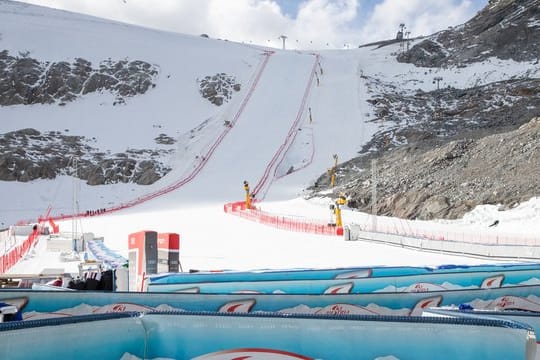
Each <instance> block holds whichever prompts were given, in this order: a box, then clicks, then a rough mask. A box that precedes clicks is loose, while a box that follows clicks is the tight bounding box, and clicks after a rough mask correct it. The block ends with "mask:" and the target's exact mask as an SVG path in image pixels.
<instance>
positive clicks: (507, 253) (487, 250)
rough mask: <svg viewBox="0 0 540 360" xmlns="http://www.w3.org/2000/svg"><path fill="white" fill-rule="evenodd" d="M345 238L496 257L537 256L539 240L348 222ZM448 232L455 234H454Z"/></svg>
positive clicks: (532, 257)
mask: <svg viewBox="0 0 540 360" xmlns="http://www.w3.org/2000/svg"><path fill="white" fill-rule="evenodd" d="M344 230H345V231H344V237H345V240H367V241H375V242H381V243H385V244H391V245H396V246H401V247H408V248H415V249H420V250H429V251H437V252H445V253H453V254H463V255H473V256H481V257H488V258H496V259H524V260H540V244H539V243H538V241H536V239H534V238H533V237H531V238H519V237H515V238H514V237H506V236H501V237H499V236H496V235H495V236H493V235H492V236H477V237H475V236H474V235H471V234H466V233H456V234H448V233H447V234H442V233H441V235H437V236H433V235H428V234H424V235H423V234H420V233H419V234H407V233H403V234H399V233H397V232H393V231H388V229H386V231H381V230H379V228H378V230H379V231H377V232H374V231H369V229H366V228H363V227H362V226H360V225H356V224H351V225H348V226H347V227H346V228H345V229H344ZM450 235H455V236H454V237H452V236H450Z"/></svg>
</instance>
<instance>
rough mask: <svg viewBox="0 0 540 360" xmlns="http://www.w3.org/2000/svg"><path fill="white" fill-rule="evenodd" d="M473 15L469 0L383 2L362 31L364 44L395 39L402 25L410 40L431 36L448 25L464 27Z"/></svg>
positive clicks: (473, 11) (376, 7)
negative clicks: (462, 25) (420, 36)
mask: <svg viewBox="0 0 540 360" xmlns="http://www.w3.org/2000/svg"><path fill="white" fill-rule="evenodd" d="M474 13H475V7H474V6H473V3H472V2H471V1H470V0H461V1H440V0H408V1H402V0H384V1H383V2H381V3H380V4H378V5H377V6H375V9H374V11H373V14H372V16H371V17H370V18H369V20H368V21H367V22H366V24H365V26H364V27H363V29H362V32H361V38H362V39H363V40H365V41H366V40H367V41H375V40H380V39H381V38H386V39H388V38H393V37H395V36H396V32H397V30H398V28H399V24H400V23H404V24H405V26H406V27H407V31H410V32H411V34H410V36H411V37H415V36H419V35H430V34H432V33H434V32H437V31H440V30H444V29H446V28H447V27H448V26H454V25H459V24H462V23H464V22H466V21H467V20H469V19H470V18H471V17H472V16H474ZM373 29H377V30H376V31H373Z"/></svg>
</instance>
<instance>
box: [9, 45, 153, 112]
mask: <svg viewBox="0 0 540 360" xmlns="http://www.w3.org/2000/svg"><path fill="white" fill-rule="evenodd" d="M157 74H158V70H157V68H156V67H155V66H154V65H151V64H149V63H146V62H144V61H138V60H135V61H128V60H120V61H112V60H110V59H109V60H105V61H102V62H101V63H100V65H99V69H94V68H92V64H91V63H90V62H89V61H87V60H84V59H81V58H77V59H75V61H74V62H73V63H68V62H65V61H62V62H57V63H48V62H45V63H41V62H39V61H38V60H36V59H32V58H29V57H27V54H22V55H21V56H18V57H14V56H11V55H9V53H8V51H6V50H4V51H2V52H0V106H9V105H21V104H52V103H58V104H60V105H63V104H65V103H67V102H70V101H73V100H75V99H76V98H77V97H79V96H81V95H85V94H88V93H93V92H97V91H110V92H111V93H113V94H115V95H116V101H115V104H117V103H123V102H125V98H126V97H130V96H135V95H138V94H144V93H145V92H146V91H148V89H150V88H151V87H153V86H155V85H154V83H153V81H154V78H155V77H156V76H157Z"/></svg>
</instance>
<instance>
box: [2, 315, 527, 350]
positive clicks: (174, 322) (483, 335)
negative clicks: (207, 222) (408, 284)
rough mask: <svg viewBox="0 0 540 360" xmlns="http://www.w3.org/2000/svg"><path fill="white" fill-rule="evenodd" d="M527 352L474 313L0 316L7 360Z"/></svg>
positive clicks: (515, 333) (517, 328) (523, 341)
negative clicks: (13, 319)
mask: <svg viewBox="0 0 540 360" xmlns="http://www.w3.org/2000/svg"><path fill="white" fill-rule="evenodd" d="M411 328H414V331H410V330H411ZM322 329H324V331H321V330H322ZM29 336H31V337H32V340H31V341H32V346H31V348H29V347H28V344H29V343H28V337H29ZM535 352H536V337H535V333H534V331H533V330H532V329H531V328H529V327H527V326H524V325H522V324H519V323H516V322H512V321H505V320H500V319H498V320H494V319H481V318H478V319H460V318H457V319H453V318H427V317H426V318H423V317H415V318H410V317H409V318H407V317H380V316H348V317H342V316H316V315H310V316H294V315H279V314H251V315H249V314H243V315H226V314H215V313H189V312H185V313H172V312H169V313H147V314H140V313H124V314H106V315H90V316H78V317H74V318H69V319H54V320H40V321H31V322H16V323H3V324H0V358H3V359H8V358H9V359H11V360H26V359H32V360H35V359H57V358H72V359H75V358H76V359H80V360H85V359H156V358H159V359H194V360H202V359H206V360H211V359H215V360H217V359H222V360H223V359H229V360H230V359H282V360H285V359H304V360H309V359H341V360H348V359H354V360H362V359H369V360H375V359H376V360H382V359H392V360H393V359H410V358H414V359H416V360H428V359H429V360H431V359H434V358H436V359H439V360H446V359H452V360H453V359H461V360H464V359H474V360H477V359H526V360H530V359H534V356H535Z"/></svg>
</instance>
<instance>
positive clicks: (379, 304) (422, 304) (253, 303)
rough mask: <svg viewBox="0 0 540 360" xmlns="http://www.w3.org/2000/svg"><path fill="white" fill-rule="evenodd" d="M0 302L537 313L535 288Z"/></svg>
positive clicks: (41, 310) (77, 295) (67, 309)
mask: <svg viewBox="0 0 540 360" xmlns="http://www.w3.org/2000/svg"><path fill="white" fill-rule="evenodd" d="M0 302H4V303H6V304H8V305H15V304H18V307H19V309H20V312H21V316H22V318H23V320H34V319H43V318H54V317H69V316H74V315H83V314H99V313H109V312H125V311H143V312H148V311H162V310H185V311H211V312H220V313H255V312H276V313H287V314H326V315H362V314H365V315H400V316H417V315H421V314H422V312H423V310H424V309H427V308H429V307H438V306H459V305H461V304H471V306H473V307H474V308H478V309H484V310H494V309H518V310H528V311H535V312H539V313H540V285H519V286H512V287H500V288H489V289H461V290H446V291H426V292H409V293H396V292H377V293H364V294H328V295H296V294H248V293H244V294H196V293H130V292H94V291H84V292H83V291H65V292H58V291H32V290H27V291H23V290H2V291H0Z"/></svg>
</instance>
